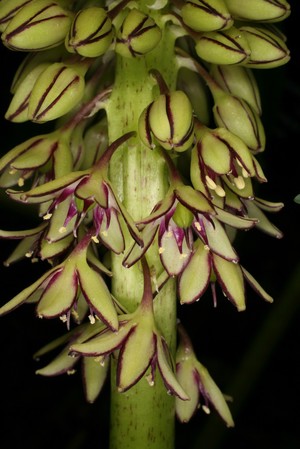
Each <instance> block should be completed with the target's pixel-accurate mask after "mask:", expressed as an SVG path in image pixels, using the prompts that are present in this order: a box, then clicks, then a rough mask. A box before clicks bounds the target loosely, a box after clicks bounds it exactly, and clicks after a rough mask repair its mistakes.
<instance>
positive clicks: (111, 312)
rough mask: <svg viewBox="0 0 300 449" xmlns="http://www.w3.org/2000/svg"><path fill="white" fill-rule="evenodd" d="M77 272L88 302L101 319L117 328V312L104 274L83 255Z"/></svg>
mask: <svg viewBox="0 0 300 449" xmlns="http://www.w3.org/2000/svg"><path fill="white" fill-rule="evenodd" d="M77 274H78V278H79V283H80V288H81V291H82V293H83V295H84V297H85V299H86V301H87V303H88V304H89V305H90V306H91V308H92V309H93V311H94V312H95V313H96V315H97V316H98V317H99V318H100V320H101V321H103V322H104V323H105V324H107V326H108V327H109V328H110V329H111V330H117V329H118V326H119V322H118V316H117V312H116V309H115V306H114V303H113V300H112V296H111V294H110V291H109V290H108V288H107V285H106V283H105V282H104V280H103V278H102V276H101V275H100V274H99V273H97V272H96V271H94V270H93V269H92V268H91V267H89V265H88V264H87V262H86V260H85V258H83V257H81V258H80V259H78V261H77Z"/></svg>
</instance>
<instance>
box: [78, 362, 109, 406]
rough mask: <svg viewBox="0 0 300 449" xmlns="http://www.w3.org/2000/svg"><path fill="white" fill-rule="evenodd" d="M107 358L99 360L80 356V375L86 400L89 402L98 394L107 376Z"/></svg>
mask: <svg viewBox="0 0 300 449" xmlns="http://www.w3.org/2000/svg"><path fill="white" fill-rule="evenodd" d="M108 368H109V359H108V358H103V359H102V360H101V361H100V362H99V361H98V360H95V359H94V358H93V357H83V358H82V376H83V385H84V392H85V397H86V400H87V401H88V402H89V403H90V404H91V403H93V402H94V401H95V400H96V398H97V396H98V395H99V393H100V391H101V390H102V387H103V385H104V382H105V380H106V378H107V374H108Z"/></svg>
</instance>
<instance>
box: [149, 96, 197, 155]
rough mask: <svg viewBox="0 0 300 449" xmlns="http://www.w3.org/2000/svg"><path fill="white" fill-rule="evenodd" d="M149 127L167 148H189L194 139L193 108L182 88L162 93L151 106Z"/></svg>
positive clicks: (178, 149)
mask: <svg viewBox="0 0 300 449" xmlns="http://www.w3.org/2000/svg"><path fill="white" fill-rule="evenodd" d="M148 120H149V127H150V129H151V132H152V133H153V135H154V137H155V139H156V140H157V141H158V143H159V144H160V145H161V146H162V147H163V148H165V149H166V150H171V149H174V150H176V151H180V152H181V151H185V150H187V149H188V148H189V147H190V146H191V145H192V142H193V139H194V121H193V109H192V105H191V102H190V100H189V98H188V97H187V95H186V94H185V93H184V92H182V91H181V90H176V91H174V92H171V93H170V94H165V95H160V96H159V97H158V98H157V99H156V100H155V101H154V102H153V103H152V104H151V106H150V109H149V117H148Z"/></svg>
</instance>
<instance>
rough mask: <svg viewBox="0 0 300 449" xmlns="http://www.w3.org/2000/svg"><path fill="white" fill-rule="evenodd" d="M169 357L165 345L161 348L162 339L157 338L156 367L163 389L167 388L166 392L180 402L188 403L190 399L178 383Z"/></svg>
mask: <svg viewBox="0 0 300 449" xmlns="http://www.w3.org/2000/svg"><path fill="white" fill-rule="evenodd" d="M169 357H170V354H168V355H166V344H165V346H163V343H162V337H161V336H157V365H158V368H159V371H160V374H161V377H162V380H163V382H164V384H165V387H166V388H167V392H169V393H170V394H173V395H175V396H177V397H178V398H179V399H181V400H182V401H188V400H189V399H190V398H189V396H188V395H187V393H186V392H185V391H184V390H183V388H182V386H181V385H180V383H179V382H178V380H177V378H176V375H175V373H174V371H173V369H172V368H171V366H170V364H169V361H168V358H169Z"/></svg>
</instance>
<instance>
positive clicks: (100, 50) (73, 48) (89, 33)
mask: <svg viewBox="0 0 300 449" xmlns="http://www.w3.org/2000/svg"><path fill="white" fill-rule="evenodd" d="M112 39H113V30H112V23H111V20H110V18H109V17H108V15H107V13H106V11H105V10H104V9H103V8H99V7H96V6H95V7H90V8H86V9H83V10H81V11H79V12H78V13H77V14H76V16H75V18H74V20H73V23H72V25H71V28H70V31H69V33H68V34H67V36H66V39H65V44H66V48H67V49H68V51H70V52H71V53H78V54H79V55H81V56H85V57H87V58H96V57H98V56H101V55H103V54H104V53H105V52H106V50H107V49H108V47H109V46H110V44H111V42H112Z"/></svg>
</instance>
